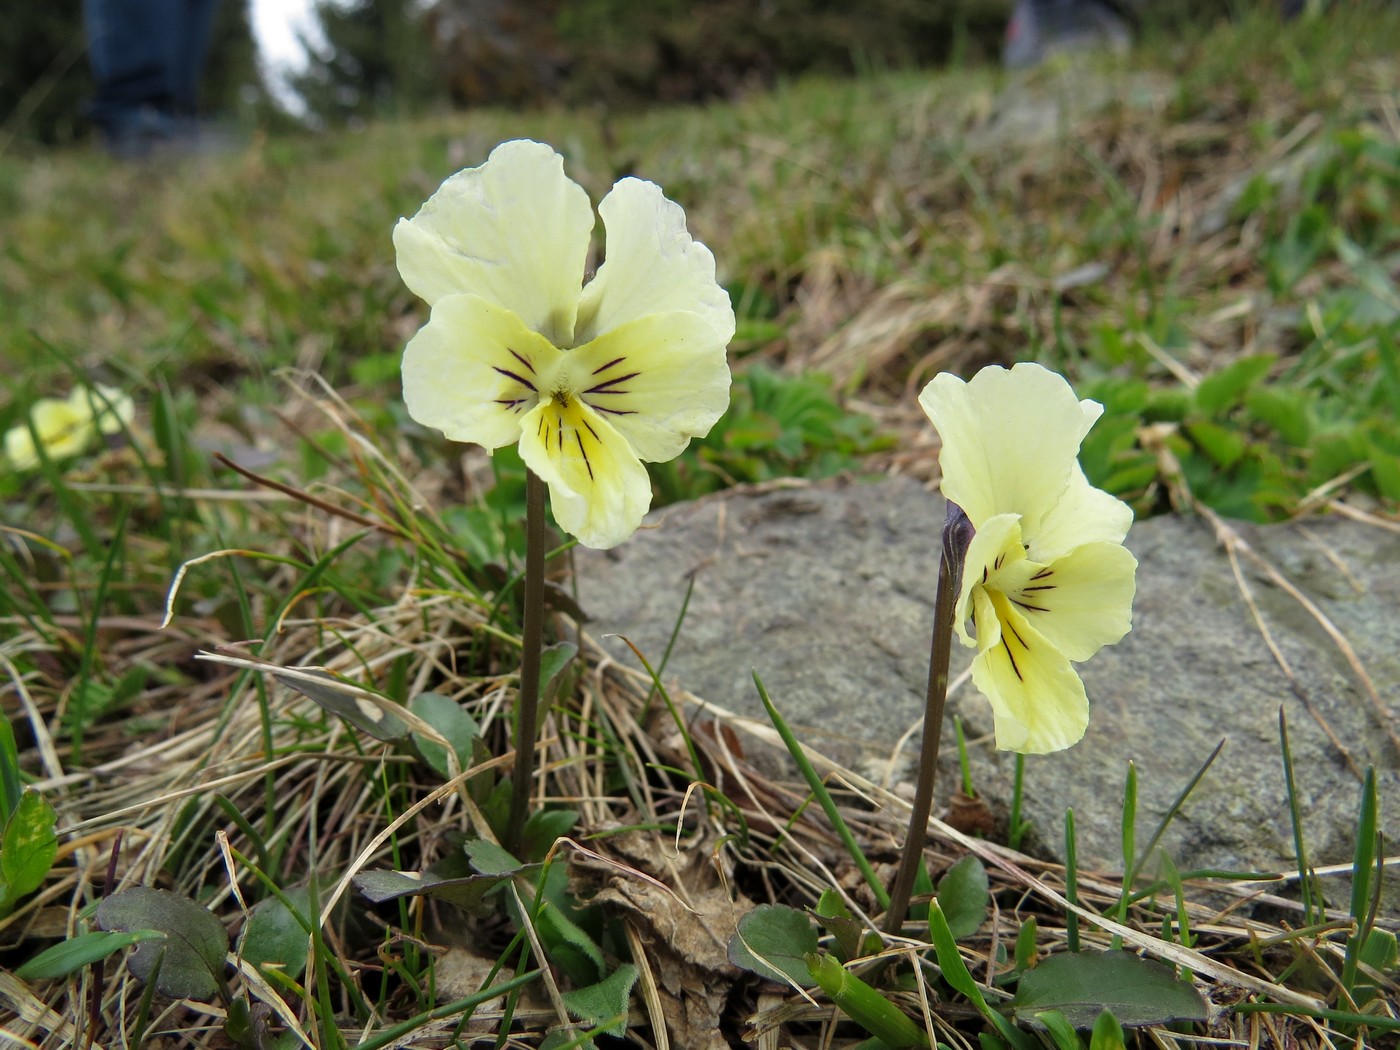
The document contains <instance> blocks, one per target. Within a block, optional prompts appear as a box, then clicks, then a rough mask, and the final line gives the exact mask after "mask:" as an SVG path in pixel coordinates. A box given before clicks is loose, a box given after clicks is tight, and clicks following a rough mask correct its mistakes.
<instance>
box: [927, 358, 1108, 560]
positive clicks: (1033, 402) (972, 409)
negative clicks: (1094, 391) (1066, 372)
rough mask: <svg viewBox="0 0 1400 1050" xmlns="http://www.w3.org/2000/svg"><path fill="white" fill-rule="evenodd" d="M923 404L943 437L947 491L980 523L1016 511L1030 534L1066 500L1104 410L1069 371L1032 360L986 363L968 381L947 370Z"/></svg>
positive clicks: (933, 382)
mask: <svg viewBox="0 0 1400 1050" xmlns="http://www.w3.org/2000/svg"><path fill="white" fill-rule="evenodd" d="M919 404H921V405H922V406H923V409H924V411H925V412H926V413H927V414H928V417H929V419H931V420H932V421H933V425H934V426H935V427H936V428H937V430H938V436H939V437H940V438H941V439H942V442H943V449H942V451H941V452H940V453H939V465H940V467H941V468H942V471H943V482H942V489H943V494H944V495H945V496H947V497H948V498H949V499H950V500H952V501H953V502H954V503H956V504H958V506H960V507H962V509H963V510H964V511H966V512H967V516H968V518H969V519H971V521H972V524H973V526H974V527H975V528H978V529H980V528H981V527H982V523H983V522H984V521H986V520H987V519H988V518H990V517H992V516H993V515H995V514H1004V513H1007V512H1009V511H1015V512H1017V513H1019V514H1020V515H1021V517H1022V527H1023V528H1024V530H1025V532H1026V533H1027V534H1028V535H1029V534H1033V533H1034V532H1036V531H1037V530H1038V528H1039V526H1040V521H1041V518H1042V517H1044V516H1045V515H1046V514H1047V513H1049V511H1050V510H1051V509H1052V508H1053V507H1054V505H1055V503H1056V501H1057V500H1058V499H1059V498H1060V495H1061V493H1062V492H1063V491H1064V489H1065V486H1066V484H1067V483H1068V481H1069V478H1070V475H1071V472H1072V470H1073V468H1074V465H1075V459H1076V457H1077V456H1078V454H1079V443H1080V442H1081V441H1082V440H1083V439H1084V435H1085V434H1087V433H1088V432H1089V428H1090V427H1091V426H1093V424H1094V421H1095V420H1096V419H1097V418H1098V417H1099V414H1100V413H1101V412H1102V411H1103V408H1102V406H1100V405H1098V404H1097V403H1096V402H1093V401H1082V402H1081V401H1079V400H1077V399H1076V398H1075V396H1074V391H1073V390H1071V389H1070V386H1069V384H1068V383H1066V382H1065V380H1064V378H1063V377H1062V376H1059V375H1057V374H1055V373H1054V372H1051V371H1049V370H1048V369H1045V368H1042V367H1041V366H1040V365H1037V364H1031V363H1025V362H1023V363H1021V364H1018V365H1016V366H1015V367H1014V368H1012V369H1011V370H1010V371H1008V370H1007V369H1005V368H1000V367H996V366H993V367H989V368H984V369H982V370H981V371H980V372H978V373H977V375H975V376H973V378H972V380H971V382H967V383H964V382H963V381H962V380H961V379H959V378H958V377H957V376H954V375H951V374H949V373H947V372H943V373H940V374H939V375H936V376H934V377H933V379H932V380H931V381H930V382H929V384H928V385H927V386H926V387H924V390H923V393H922V394H920V395H919Z"/></svg>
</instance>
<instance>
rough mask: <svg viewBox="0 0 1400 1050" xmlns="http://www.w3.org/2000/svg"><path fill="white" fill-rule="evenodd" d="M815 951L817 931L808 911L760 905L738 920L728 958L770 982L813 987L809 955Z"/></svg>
mask: <svg viewBox="0 0 1400 1050" xmlns="http://www.w3.org/2000/svg"><path fill="white" fill-rule="evenodd" d="M816 950H817V931H816V930H815V929H814V928H813V926H812V921H811V920H810V919H809V918H808V917H807V913H806V912H802V911H798V910H797V909H796V908H789V907H787V906H786V905H784V904H760V905H759V906H758V907H757V908H755V909H754V910H753V911H751V912H749V913H748V914H747V915H745V916H744V917H743V918H742V919H740V920H739V928H738V930H737V931H736V932H735V934H734V936H733V937H731V938H730V940H729V961H730V962H732V963H733V964H734V965H735V966H739V967H742V968H743V969H745V970H752V971H753V972H754V973H756V974H758V975H759V976H760V977H766V978H768V979H769V980H770V981H780V982H782V983H783V984H796V985H798V986H799V987H802V988H810V987H811V986H812V985H813V984H815V983H816V982H815V981H814V980H813V979H812V975H811V973H810V972H809V971H808V969H807V959H806V956H808V955H810V954H811V953H813V952H815V951H816Z"/></svg>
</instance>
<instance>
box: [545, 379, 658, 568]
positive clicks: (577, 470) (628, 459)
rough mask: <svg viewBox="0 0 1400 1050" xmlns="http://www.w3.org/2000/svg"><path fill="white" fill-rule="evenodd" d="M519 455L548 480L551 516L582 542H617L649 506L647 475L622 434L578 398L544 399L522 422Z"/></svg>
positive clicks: (598, 545)
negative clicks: (563, 400)
mask: <svg viewBox="0 0 1400 1050" xmlns="http://www.w3.org/2000/svg"><path fill="white" fill-rule="evenodd" d="M521 431H522V432H521V436H520V457H521V459H523V460H524V461H525V465H526V466H527V467H529V468H530V469H531V470H533V471H534V472H535V473H536V474H537V475H539V477H540V478H541V479H542V480H543V481H544V482H545V483H546V484H547V485H548V486H549V502H550V506H551V507H552V508H553V510H554V520H555V521H556V522H558V523H559V527H560V528H561V529H563V530H564V531H565V532H567V533H569V534H570V535H571V536H574V537H577V539H578V541H579V542H580V543H582V544H583V545H584V546H585V547H596V548H598V549H606V548H608V547H616V546H617V545H618V544H619V543H621V542H622V541H623V540H625V539H626V538H627V537H628V536H630V535H632V533H633V532H635V531H636V529H637V526H638V525H640V524H641V522H642V518H643V517H644V516H645V515H646V512H647V510H648V508H649V507H650V506H651V479H650V478H649V477H648V476H647V471H646V467H644V466H642V463H641V460H639V459H638V458H637V456H636V453H634V452H633V451H632V449H631V446H629V445H628V444H627V441H626V439H625V438H623V436H622V435H621V434H619V433H618V432H617V431H616V430H614V429H613V428H612V427H611V426H610V425H608V423H607V421H606V420H604V419H603V418H602V417H601V416H600V415H598V413H597V412H594V411H593V410H592V409H591V408H589V407H588V406H587V405H585V404H583V403H582V402H581V401H579V400H578V399H577V398H571V399H569V400H568V401H567V402H564V403H560V402H558V401H555V400H553V399H551V400H548V401H542V402H541V403H540V404H539V405H538V406H536V408H535V409H534V410H533V411H531V412H530V413H529V414H527V415H526V416H525V418H524V420H523V421H522V423H521Z"/></svg>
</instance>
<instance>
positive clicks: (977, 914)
mask: <svg viewBox="0 0 1400 1050" xmlns="http://www.w3.org/2000/svg"><path fill="white" fill-rule="evenodd" d="M990 900H991V896H990V894H989V893H988V889H987V869H986V868H984V867H983V866H982V862H981V861H980V860H978V859H977V858H976V857H975V856H973V855H972V854H968V855H967V856H966V857H964V858H963V859H962V860H960V861H958V862H957V863H956V864H954V865H953V866H952V867H951V868H949V869H948V870H947V871H946V872H945V873H944V875H943V878H941V879H939V880H938V906H939V907H940V908H942V909H943V917H944V918H946V919H947V920H948V929H950V930H951V931H952V932H953V939H954V940H959V941H960V940H962V939H963V938H964V937H971V936H972V935H973V934H974V933H976V932H977V929H978V927H980V926H981V925H982V921H983V920H984V919H986V917H987V904H988V901H990Z"/></svg>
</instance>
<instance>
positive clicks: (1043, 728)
mask: <svg viewBox="0 0 1400 1050" xmlns="http://www.w3.org/2000/svg"><path fill="white" fill-rule="evenodd" d="M993 601H994V602H995V604H996V607H997V612H998V614H999V619H1000V624H1001V638H1000V640H999V641H998V643H997V644H995V645H993V646H990V647H989V648H986V649H984V650H983V651H982V652H980V653H978V654H977V657H976V658H975V659H974V660H973V661H972V682H973V684H974V685H975V686H977V688H978V690H979V691H980V692H981V693H982V694H983V695H984V696H985V697H986V698H987V699H988V700H989V701H990V702H991V705H992V715H993V719H994V723H995V730H996V742H997V747H998V748H1000V749H1001V750H1003V751H1019V752H1021V753H1022V754H1045V753H1046V752H1049V751H1062V750H1064V749H1065V748H1067V747H1070V746H1071V745H1073V744H1076V743H1078V742H1079V740H1080V739H1081V738H1082V737H1083V736H1084V731H1085V729H1087V728H1088V726H1089V699H1088V697H1087V696H1086V695H1085V692H1084V683H1083V682H1082V681H1081V680H1080V678H1079V675H1078V674H1076V673H1075V670H1074V668H1073V667H1072V666H1070V662H1069V658H1068V657H1066V656H1065V655H1064V654H1063V653H1061V652H1060V651H1059V650H1058V649H1056V648H1055V647H1054V646H1053V645H1051V644H1050V642H1049V641H1048V640H1047V639H1046V638H1045V636H1044V635H1042V634H1040V632H1038V631H1036V630H1035V629H1034V628H1032V627H1031V626H1030V625H1029V624H1028V623H1026V621H1025V619H1024V618H1023V617H1022V616H1020V615H1019V614H1018V613H1016V612H1014V611H1013V610H1011V608H1010V606H1009V605H1008V604H1007V602H1006V599H1005V598H1003V597H1001V596H1000V595H997V596H995V597H994V598H993ZM979 633H980V628H979Z"/></svg>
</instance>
